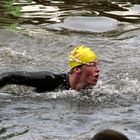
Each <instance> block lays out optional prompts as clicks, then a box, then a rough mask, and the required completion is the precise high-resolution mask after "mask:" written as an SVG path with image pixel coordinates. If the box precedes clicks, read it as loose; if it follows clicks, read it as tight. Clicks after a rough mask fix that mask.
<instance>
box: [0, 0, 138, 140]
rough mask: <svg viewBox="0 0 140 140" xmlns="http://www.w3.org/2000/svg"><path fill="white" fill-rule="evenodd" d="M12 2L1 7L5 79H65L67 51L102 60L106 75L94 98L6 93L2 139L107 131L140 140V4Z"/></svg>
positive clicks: (20, 89)
mask: <svg viewBox="0 0 140 140" xmlns="http://www.w3.org/2000/svg"><path fill="white" fill-rule="evenodd" d="M8 2H9V3H6V5H8V6H3V5H5V2H4V1H1V2H0V3H1V7H2V8H1V13H2V14H1V17H0V27H1V29H0V64H1V68H0V69H1V72H3V71H9V70H29V71H38V70H50V71H54V72H67V71H68V70H69V67H68V64H67V60H68V52H69V51H70V50H72V49H73V45H75V44H84V45H88V46H91V48H93V49H94V51H95V52H96V53H97V55H98V58H99V59H100V68H101V74H100V81H99V82H98V84H97V85H96V86H95V87H93V89H92V90H91V94H90V96H86V95H82V94H81V93H78V92H76V91H73V90H68V91H59V92H48V93H41V94H39V93H34V92H33V91H32V90H33V89H32V88H30V87H25V86H17V85H8V86H6V87H4V88H2V89H0V122H1V124H0V139H2V140H5V139H8V140H34V139H35V140H44V139H49V140H66V139H68V140H77V139H78V140H81V139H83V140H85V139H89V138H91V137H92V136H93V135H94V134H95V133H96V132H98V131H99V130H102V129H106V128H109V129H115V130H118V131H120V132H123V133H124V134H126V135H127V136H128V137H129V139H130V140H132V139H133V140H139V139H140V119H139V118H140V105H139V102H140V70H139V69H140V65H139V62H140V48H139V45H140V41H139V40H140V24H139V20H140V19H139V17H140V5H139V4H140V2H139V1H138V0H137V1H136V0H135V1H128V0H127V1H126V0H121V1H98V0H96V1H95V0H94V1H92V0H88V1H86V2H84V1H82V0H77V1H72V0H71V1H66V0H65V1H64V0H61V1H57V0H56V1H53V0H52V1H48V0H44V1H43V0H42V1H38V0H35V1H31V0H16V1H14V6H13V3H12V2H13V1H8ZM9 5H10V7H11V8H8V7H9ZM10 29H12V30H10Z"/></svg>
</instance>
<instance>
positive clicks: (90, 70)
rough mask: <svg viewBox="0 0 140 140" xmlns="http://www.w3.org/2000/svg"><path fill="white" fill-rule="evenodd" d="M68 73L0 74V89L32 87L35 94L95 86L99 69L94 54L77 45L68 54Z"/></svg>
mask: <svg viewBox="0 0 140 140" xmlns="http://www.w3.org/2000/svg"><path fill="white" fill-rule="evenodd" d="M69 66H70V72H68V73H59V74H56V73H53V72H49V71H38V72H29V71H15V72H13V71H12V72H4V73H1V74H0V88H1V87H3V86H5V85H8V84H16V85H25V86H30V87H34V88H35V91H36V92H46V91H55V90H57V89H59V90H67V89H73V90H77V91H79V90H83V89H85V88H86V87H88V86H94V85H96V83H97V81H98V79H99V72H100V69H99V67H98V59H97V56H96V54H95V53H94V52H93V51H92V50H91V49H90V48H89V47H87V46H83V45H79V46H76V47H75V48H74V50H72V51H71V52H70V54H69Z"/></svg>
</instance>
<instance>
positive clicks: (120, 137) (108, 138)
mask: <svg viewBox="0 0 140 140" xmlns="http://www.w3.org/2000/svg"><path fill="white" fill-rule="evenodd" d="M91 140H129V139H128V138H127V137H126V136H125V135H124V134H122V133H120V132H118V131H115V130H111V129H106V130H102V131H100V132H98V133H97V134H95V136H94V137H93V138H92V139H91Z"/></svg>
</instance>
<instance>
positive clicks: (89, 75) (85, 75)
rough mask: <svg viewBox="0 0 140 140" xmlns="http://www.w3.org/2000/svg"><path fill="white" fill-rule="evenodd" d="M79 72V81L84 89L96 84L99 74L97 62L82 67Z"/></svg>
mask: <svg viewBox="0 0 140 140" xmlns="http://www.w3.org/2000/svg"><path fill="white" fill-rule="evenodd" d="M80 71H81V72H80V81H81V82H83V83H84V84H83V85H84V86H85V87H84V88H86V87H87V86H91V85H96V84H97V81H98V80H99V72H100V69H99V67H98V61H92V62H89V63H87V64H84V65H82V66H81V67H80Z"/></svg>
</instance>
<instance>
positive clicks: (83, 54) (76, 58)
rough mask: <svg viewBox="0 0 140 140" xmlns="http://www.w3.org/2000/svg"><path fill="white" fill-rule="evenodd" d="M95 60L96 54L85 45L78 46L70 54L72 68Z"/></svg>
mask: <svg viewBox="0 0 140 140" xmlns="http://www.w3.org/2000/svg"><path fill="white" fill-rule="evenodd" d="M94 60H96V54H95V53H94V52H93V51H92V50H91V49H90V48H89V47H87V46H84V45H80V46H77V47H76V48H75V49H74V50H72V51H71V53H70V55H69V65H70V67H71V68H74V67H76V66H80V65H82V64H85V63H87V62H91V61H94Z"/></svg>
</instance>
